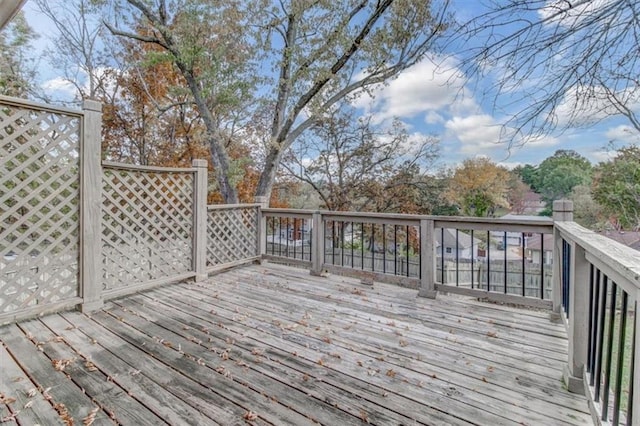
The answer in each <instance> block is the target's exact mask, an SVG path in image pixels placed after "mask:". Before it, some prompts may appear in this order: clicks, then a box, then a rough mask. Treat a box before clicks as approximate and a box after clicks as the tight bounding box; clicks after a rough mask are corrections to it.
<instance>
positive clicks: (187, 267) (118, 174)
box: [102, 167, 195, 291]
mask: <svg viewBox="0 0 640 426" xmlns="http://www.w3.org/2000/svg"><path fill="white" fill-rule="evenodd" d="M194 184H195V182H194V173H193V172H190V171H189V172H159V171H143V170H122V169H112V168H109V167H105V168H104V169H103V195H102V200H103V205H102V213H103V216H102V251H103V253H102V257H103V262H102V278H103V283H102V288H103V291H109V290H115V289H120V288H123V287H133V286H137V285H141V284H145V283H148V282H150V281H154V280H157V279H161V278H167V279H169V278H171V277H175V276H179V275H182V274H184V273H186V272H190V271H192V270H193V254H192V250H193V215H194V211H193V204H194Z"/></svg>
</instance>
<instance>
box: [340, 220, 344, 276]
mask: <svg viewBox="0 0 640 426" xmlns="http://www.w3.org/2000/svg"><path fill="white" fill-rule="evenodd" d="M340 265H342V266H344V221H341V222H340Z"/></svg>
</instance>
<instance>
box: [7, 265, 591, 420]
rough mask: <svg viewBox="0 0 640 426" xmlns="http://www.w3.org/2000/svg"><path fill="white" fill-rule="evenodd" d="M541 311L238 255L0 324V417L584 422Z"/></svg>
mask: <svg viewBox="0 0 640 426" xmlns="http://www.w3.org/2000/svg"><path fill="white" fill-rule="evenodd" d="M548 317H549V315H548V313H547V312H540V311H531V310H520V309H516V308H512V307H506V306H499V305H495V304H486V303H482V302H478V301H475V300H473V299H466V298H461V297H448V296H438V299H437V300H430V299H424V298H417V297H416V291H415V290H408V289H403V288H398V287H395V286H391V285H385V284H379V283H376V284H375V285H374V287H373V288H372V287H368V286H366V285H363V284H360V283H359V282H358V281H357V280H352V279H349V278H343V277H337V276H332V277H331V278H329V279H326V278H319V277H312V276H310V275H309V273H308V272H307V271H304V270H299V269H294V268H288V267H284V266H276V265H265V266H258V265H256V266H250V267H245V268H239V269H235V270H232V271H229V272H225V273H223V274H220V275H216V276H214V277H211V278H210V279H209V280H208V281H205V282H200V283H184V284H179V285H172V286H166V287H162V288H158V289H155V290H152V291H148V292H144V293H140V294H136V295H134V296H129V297H126V298H123V299H120V300H115V301H112V302H108V303H107V305H106V307H105V309H103V310H101V311H98V312H95V313H93V314H92V315H84V314H81V313H79V312H66V313H61V314H55V315H49V316H45V317H43V318H40V319H37V320H30V321H23V322H20V323H18V324H14V325H10V326H5V327H2V328H0V342H1V344H0V367H1V368H0V419H2V420H0V422H2V421H4V423H2V425H4V424H20V425H32V424H40V425H50V424H62V423H63V420H64V419H73V420H74V422H73V424H75V425H82V424H91V422H93V424H114V422H116V423H118V424H123V425H143V424H149V425H156V424H163V423H166V424H173V425H181V424H194V425H209V424H220V425H235V424H245V423H251V424H276V425H283V424H290V425H307V424H318V423H321V424H326V425H362V424H367V423H370V424H380V425H407V426H408V425H413V424H426V425H438V424H442V425H461V424H478V425H492V426H494V425H564V424H574V425H575V424H592V422H591V417H590V415H589V414H588V412H587V404H586V400H585V398H584V397H580V396H576V395H573V394H570V393H568V392H567V391H565V390H564V389H563V386H562V382H561V376H562V367H563V364H564V363H565V362H566V351H567V340H566V335H565V332H564V327H563V326H561V325H559V324H553V323H551V322H550V321H549V319H548Z"/></svg>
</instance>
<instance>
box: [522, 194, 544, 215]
mask: <svg viewBox="0 0 640 426" xmlns="http://www.w3.org/2000/svg"><path fill="white" fill-rule="evenodd" d="M545 207H546V204H545V202H544V201H542V197H541V196H540V194H537V193H535V192H533V191H528V192H527V193H526V194H525V196H524V199H523V200H522V209H521V210H522V214H526V215H537V214H538V213H540V212H541V211H543V210H544V209H545Z"/></svg>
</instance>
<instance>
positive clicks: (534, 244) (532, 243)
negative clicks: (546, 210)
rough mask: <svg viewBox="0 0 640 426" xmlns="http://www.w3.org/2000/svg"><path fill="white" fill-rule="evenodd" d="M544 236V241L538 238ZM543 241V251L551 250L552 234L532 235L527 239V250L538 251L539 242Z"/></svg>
mask: <svg viewBox="0 0 640 426" xmlns="http://www.w3.org/2000/svg"><path fill="white" fill-rule="evenodd" d="M541 235H544V240H542V238H540V236H541ZM542 241H544V251H551V250H553V235H552V234H533V235H532V236H531V237H529V238H527V248H528V249H531V250H540V247H541V242H542Z"/></svg>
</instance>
